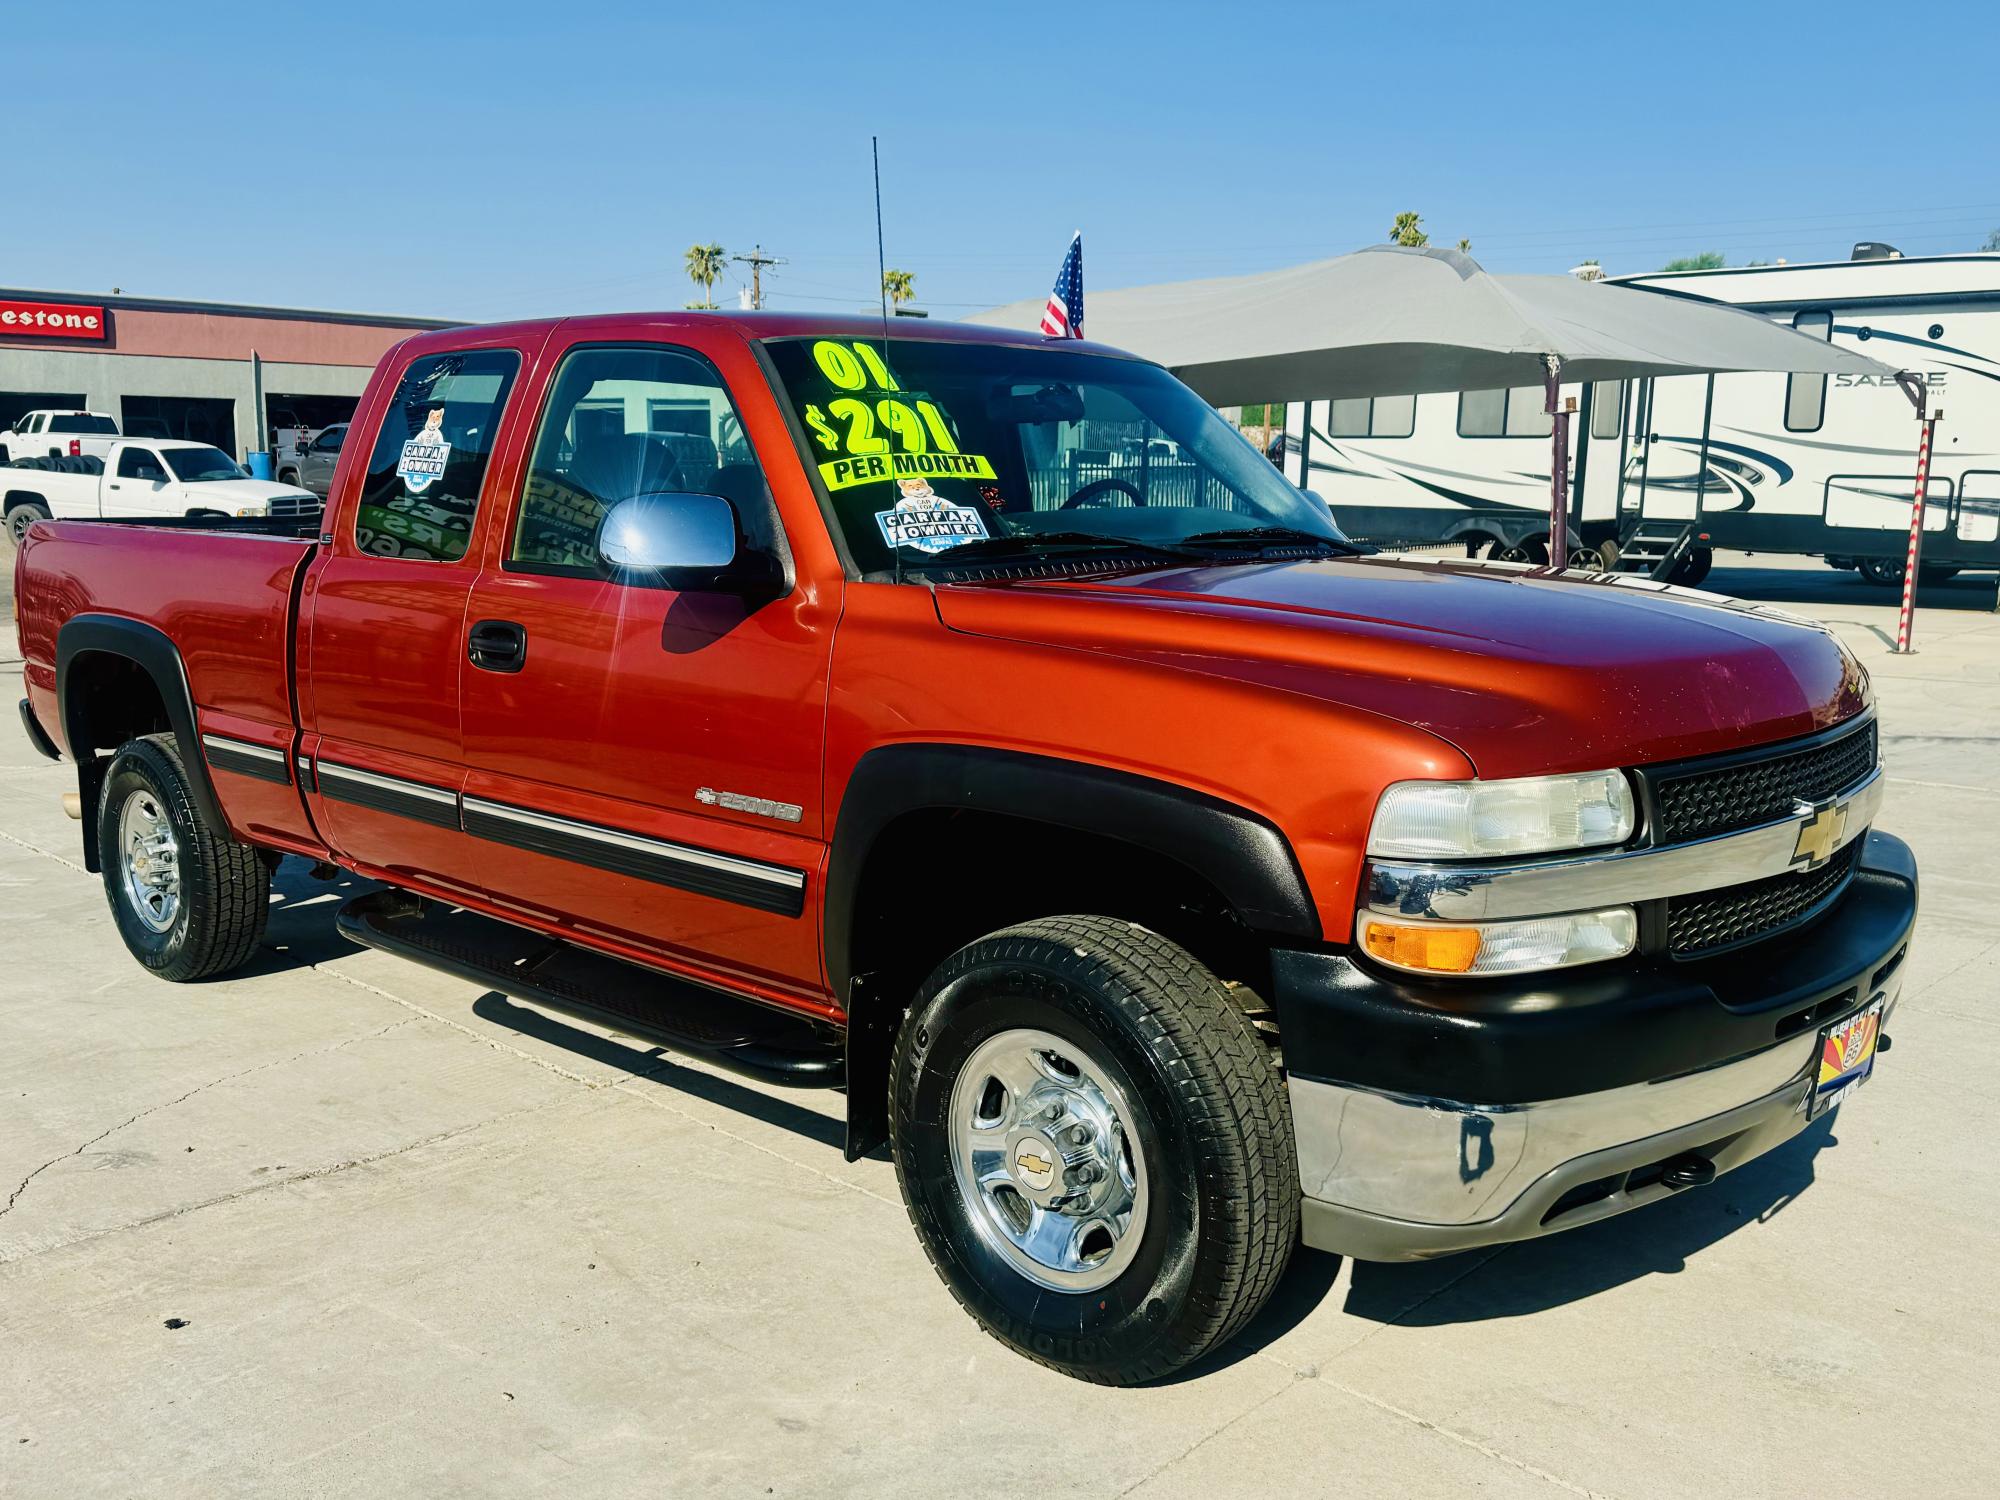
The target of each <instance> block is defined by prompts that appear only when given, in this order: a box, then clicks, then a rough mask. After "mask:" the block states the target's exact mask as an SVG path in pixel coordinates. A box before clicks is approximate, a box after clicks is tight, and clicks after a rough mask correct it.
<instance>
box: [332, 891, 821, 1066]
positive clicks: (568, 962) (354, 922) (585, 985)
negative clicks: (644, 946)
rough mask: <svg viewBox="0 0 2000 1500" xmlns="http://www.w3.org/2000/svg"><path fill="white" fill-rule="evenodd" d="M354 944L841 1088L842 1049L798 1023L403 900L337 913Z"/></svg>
mask: <svg viewBox="0 0 2000 1500" xmlns="http://www.w3.org/2000/svg"><path fill="white" fill-rule="evenodd" d="M338 922H339V927H340V931H341V933H342V935H343V936H345V937H346V938H347V939H348V940H349V941H351V942H356V943H359V944H361V945H362V946H363V947H366V948H380V949H381V950H382V951H383V952H385V953H393V954H395V955H396V956H397V957H399V958H407V959H412V960H414V961H415V962H417V963H420V964H424V965H426V966H427V967H429V968H433V969H440V970H442V971H444V972H445V973H447V974H452V975H455V976H457V977H458V978H460V979H463V980H465V981H467V982H468V983H471V984H482V985H485V986H486V987H487V988H489V989H494V990H498V991H499V992H500V993H501V994H503V995H512V996H513V997H514V998H515V999H517V1000H527V1001H530V1002H532V1003H533V1004H535V1005H541V1006H546V1007H547V1008H548V1009H550V1010H557V1011H562V1012H564V1013H565V1014H567V1015H572V1016H576V1017H578V1018H579V1019H581V1020H585V1021H589V1022H592V1023H593V1024H595V1025H598V1026H604V1027H608V1028H609V1029H611V1030H613V1031H618V1032H622V1033H624V1034H625V1035H626V1036H630V1037H635V1038H637V1039H638V1040H639V1041H642V1042H650V1043H652V1044H653V1045H655V1046H658V1047H666V1048H669V1049H670V1050H672V1051H675V1052H682V1053H688V1054H691V1055H693V1056H696V1057H699V1058H702V1059H703V1060H704V1061H707V1062H711V1063H714V1064H715V1065H716V1066H717V1067H720V1068H727V1069H729V1070H730V1071H731V1072H733V1073H741V1074H744V1075H745V1076H747V1077H750V1078H757V1079H762V1080H763V1081H764V1082H766V1083H774V1084H780V1085H783V1086H785V1087H787V1088H839V1087H840V1086H841V1085H842V1084H843V1083H844V1082H845V1073H846V1064H845V1053H844V1049H843V1047H842V1044H841V1040H840V1038H839V1037H837V1036H836V1035H834V1034H833V1032H832V1031H831V1030H830V1029H829V1028H827V1027H824V1026H820V1025H818V1024H816V1023H814V1022H812V1021H810V1020H807V1019H806V1018H804V1017H802V1016H790V1015H786V1014H785V1013H784V1012H782V1011H777V1010H773V1009H771V1008H770V1007H768V1006H763V1005H758V1004H756V1003H755V1002H753V1001H749V1000H739V999H737V998H736V997H735V996H733V995H725V994H723V993H721V992H720V991H718V990H711V989H707V988H705V987H703V986H701V985H697V984H692V983H690V982H688V981H687V980H685V979H680V978H677V977H676V976H674V975H672V974H664V973H661V972H659V971H658V970H655V969H648V968H644V967H642V966H640V965H638V964H632V963H626V962H625V961H624V960H622V959H616V958H612V957H610V956H609V955H607V954H602V953H596V952H592V951H591V950H590V949H587V948H580V947H578V946H577V945H575V944H574V943H566V942H563V941H561V940H560V939H557V938H551V937H544V936H543V935H542V934H540V933H537V932H530V931H529V930H528V929H526V928H524V927H515V926H513V925H511V924H510V923H506V922H499V921H495V920H494V919H493V918H491V917H482V916H480V915H478V914H477V913H475V912H469V911H462V910H459V909H458V908H455V907H450V906H446V905H444V904H443V903H442V902H437V901H430V900H425V899H423V898H421V897H417V896H412V895H410V894H408V893H407V892H404V891H396V890H383V891H375V892H372V893H370V894H369V895H366V896H357V897H356V898H355V899H354V900H352V901H350V902H348V903H347V904H346V905H345V906H343V907H342V908H341V909H340V915H339V918H338Z"/></svg>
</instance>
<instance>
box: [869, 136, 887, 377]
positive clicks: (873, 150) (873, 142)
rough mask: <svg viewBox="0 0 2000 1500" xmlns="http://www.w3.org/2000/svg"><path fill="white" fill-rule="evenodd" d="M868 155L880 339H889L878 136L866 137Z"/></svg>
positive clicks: (880, 145)
mask: <svg viewBox="0 0 2000 1500" xmlns="http://www.w3.org/2000/svg"><path fill="white" fill-rule="evenodd" d="M868 154H869V156H870V157H872V158H873V159H874V162H875V275H876V278H877V279H876V286H877V289H878V290H880V292H881V293H882V337H883V338H884V339H885V340H886V339H887V338H888V337H889V257H888V255H887V253H886V252H885V251H884V250H883V249H882V143H881V138H880V137H878V136H872V135H871V136H869V137H868Z"/></svg>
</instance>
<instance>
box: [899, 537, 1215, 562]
mask: <svg viewBox="0 0 2000 1500" xmlns="http://www.w3.org/2000/svg"><path fill="white" fill-rule="evenodd" d="M1045 547H1046V548H1053V549H1055V550H1057V551H1065V552H1067V551H1089V552H1137V553H1141V554H1145V555H1149V556H1155V557H1173V558H1183V559H1185V558H1190V557H1199V556H1201V555H1202V554H1200V553H1198V552H1189V551H1185V550H1183V549H1182V548H1181V547H1179V546H1178V545H1173V546H1170V545H1168V544H1166V543H1164V542H1138V541H1134V540H1132V539H1131V538H1130V537H1122V536H1104V535H1102V534H1101V533H1099V532H1095V531H1017V532H1010V533H1008V534H1007V535H1006V536H989V537H981V538H979V539H978V540H976V541H970V542H960V543H959V544H958V545H957V546H956V547H950V548H947V549H946V550H945V551H943V552H938V553H933V554H932V555H931V556H929V557H926V558H924V559H922V561H923V562H936V563H957V562H976V561H979V560H981V559H985V558H1003V557H1020V556H1023V555H1025V554H1029V553H1034V552H1039V551H1041V550H1042V549H1043V548H1045ZM904 566H905V567H909V566H910V564H909V563H907V562H906V563H904Z"/></svg>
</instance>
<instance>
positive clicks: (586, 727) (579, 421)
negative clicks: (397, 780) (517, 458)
mask: <svg viewBox="0 0 2000 1500" xmlns="http://www.w3.org/2000/svg"><path fill="white" fill-rule="evenodd" d="M720 353H721V355H722V357H724V358H730V357H733V358H736V359H738V360H742V359H743V358H744V356H743V352H742V350H741V348H740V346H736V347H735V348H734V349H733V350H732V349H724V350H722V351H720ZM546 362H547V363H548V364H550V365H552V366H554V368H555V375H554V378H553V382H552V384H551V386H550V391H549V396H548V399H547V401H546V402H545V403H544V407H543V412H542V415H541V418H540V421H539V426H538V428H537V430H536V432H535V434H534V437H533V443H532V447H531V449H530V451H529V456H528V461H527V463H526V465H525V467H524V471H523V472H524V478H523V480H522V482H521V483H520V484H519V485H518V486H515V487H514V488H515V489H516V491H517V493H516V494H515V495H513V496H510V497H509V498H510V499H511V500H512V501H513V507H512V510H511V512H510V513H509V514H508V516H507V518H506V524H505V526H504V528H503V529H501V530H500V531H499V532H497V534H496V535H495V536H494V537H493V538H492V540H491V542H490V543H489V546H488V558H487V565H486V567H485V568H484V569H483V570H482V571H481V572H480V575H479V578H478V581H477V583H476V584H475V585H474V587H473V590H472V598H471V605H470V608H469V609H468V610H467V611H466V618H465V635H466V639H465V644H466V646H467V648H468V652H469V657H468V661H467V666H466V669H465V673H464V679H463V681H464V687H463V693H462V699H463V703H464V734H465V760H466V767H467V776H466V782H465V818H466V827H467V829H468V831H470V832H471V833H473V834H475V835H476V836H477V837H479V838H481V839H482V840H484V841H485V842H486V844H487V854H486V857H485V859H484V861H483V869H484V871H485V877H486V879H487V881H488V882H489V884H490V887H491V890H492V892H493V896H494V899H496V900H499V901H502V902H504V903H507V904H510V905H512V906H514V907H515V908H516V909H518V910H519V911H520V912H522V913H523V914H524V915H526V916H528V917H530V918H532V919H534V920H535V921H537V922H540V923H542V924H545V925H554V926H556V927H558V928H561V929H566V930H569V931H573V932H574V933H576V934H577V935H578V936H579V937H582V938H585V939H592V940H597V941H599V942H603V943H606V944H608V945H610V946H614V947H617V948H619V949H622V950H624V951H628V952H630V953H632V954H633V955H634V956H637V957H642V958H646V959H649V960H652V961H657V962H662V963H664V964H665V965H666V966H668V967H673V968H676V969H679V970H682V971H683V972H688V973H691V974H693V975H695V976H696V977H703V976H707V977H709V978H711V979H717V980H723V981H727V982H729V983H731V984H734V985H738V986H741V987H745V988H749V989H752V990H758V991H762V992H763V993H765V994H766V995H767V996H768V997H769V998H772V999H774V1000H778V1001H781V1002H782V1001H787V1000H800V999H803V1000H808V1001H811V1000H814V999H817V998H820V997H821V996H823V989H822V986H821V982H820V961H819V943H818V931H817V925H816V923H815V922H814V921H813V920H812V919H811V918H810V917H808V916H807V915H806V912H807V911H808V909H809V908H810V907H811V905H812V903H811V902H810V901H809V900H808V899H807V898H808V891H809V886H810V883H811V882H813V881H816V880H817V879H819V875H820V859H821V853H822V848H823V846H822V843H821V840H822V838H823V837H824V830H823V829H822V827H821V811H820V769H821V736H822V733H823V724H824V719H825V713H826V680H827V665H828V660H829V657H830V655H831V648H832V640H833V626H834V623H835V619H836V617H837V606H838V599H837V596H836V597H832V598H826V597H822V596H820V595H819V594H818V593H816V592H815V591H814V590H813V589H811V588H809V587H806V586H803V585H798V584H792V583H777V584H774V585H772V586H771V587H770V588H769V589H767V590H765V591H762V592H759V593H752V594H748V595H746V594H739V593H729V592H703V591H695V590H689V591H677V590H675V589H672V588H667V587H663V586H660V585H659V583H658V582H657V581H643V580H632V579H631V578H630V575H623V576H622V577H621V578H620V579H614V578H612V577H611V576H609V574H608V571H607V570H606V569H605V568H604V567H603V566H601V564H600V562H599V559H598V553H597V545H596V535H597V529H598V526H599V524H600V523H601V522H602V521H603V519H604V517H605V515H606V514H607V513H608V512H609V511H610V510H611V509H612V508H613V507H614V506H616V505H617V504H618V502H619V501H621V500H624V499H629V498H631V497H632V496H634V495H640V494H647V493H661V492H673V491H683V492H696V493H704V494H719V495H722V496H723V497H724V498H726V499H728V500H729V501H730V502H731V503H732V504H733V505H734V506H735V508H736V510H737V513H738V516H739V519H740V523H741V528H742V533H743V545H744V547H745V549H746V550H754V551H759V552H763V553H765V554H768V555H769V556H770V557H771V558H772V559H773V560H774V564H775V566H774V573H775V574H776V575H778V576H781V577H784V578H787V579H788V578H789V577H790V570H789V564H788V562H787V561H786V559H787V550H786V546H785V541H784V535H783V529H782V527H781V526H780V524H779V522H778V518H777V514H776V511H775V509H774V507H773V506H772V503H771V499H770V494H769V491H768V489H767V487H766V485H765V481H764V471H763V466H762V464H761V463H760V461H759V459H760V455H759V454H758V453H757V452H756V451H755V450H754V449H753V448H752V446H751V444H750V442H749V441H748V439H747V438H746V436H745V433H744V430H743V425H742V421H741V418H740V414H739V410H738V407H737V405H736V403H735V402H734V401H733V400H732V399H731V395H730V392H729V390H728V389H727V387H726V386H725V384H724V380H723V377H722V375H721V374H720V373H719V371H718V369H717V366H716V365H715V364H714V363H713V362H711V360H710V359H709V358H708V357H706V356H705V355H704V353H702V352H699V351H697V350H694V349H691V348H685V347H678V346H668V345H664V344H650V343H649V344H618V345H606V344H585V343H576V344H572V345H571V346H570V347H569V348H567V349H564V350H558V349H556V348H554V347H552V348H551V349H550V350H549V351H548V356H547V361H546ZM747 374H748V378H751V379H754V378H756V377H755V374H754V370H751V371H747ZM759 394H760V395H761V392H760V393H759ZM773 456H774V455H764V457H765V458H770V457H773ZM489 648H490V649H489Z"/></svg>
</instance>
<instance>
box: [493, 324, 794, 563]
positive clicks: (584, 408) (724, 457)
mask: <svg viewBox="0 0 2000 1500" xmlns="http://www.w3.org/2000/svg"><path fill="white" fill-rule="evenodd" d="M675 491H679V492H684V493H692V494H704V495H720V496H722V497H723V498H724V499H726V500H728V501H729V502H730V503H732V504H733V505H734V506H735V507H736V514H737V516H738V518H739V519H740V521H741V522H742V526H743V532H744V541H745V544H746V546H747V547H748V548H750V549H751V550H754V551H770V550H773V548H774V547H775V539H776V516H775V513H774V512H773V509H772V505H771V498H770V491H769V490H768V489H767V488H766V487H765V484H764V473H763V470H762V469H760V468H759V467H758V466H757V456H756V454H754V453H753V452H751V450H750V444H749V441H748V440H747V439H746V438H745V437H744V435H743V423H742V421H741V419H740V418H739V417H738V416H737V414H736V407H735V405H734V404H733V403H732V402H731V401H730V399H729V392H728V391H727V390H726V389H725V388H724V386H723V384H722V377H721V376H720V375H718V374H717V373H716V371H715V369H714V367H713V366H712V365H710V364H709V363H708V362H707V361H706V360H704V359H702V358H700V357H699V356H697V355H694V354H690V353H687V352H684V351H682V350H678V349H668V348H662V347H659V346H656V345H636V346H623V347H606V348H585V349H576V350H573V351H571V353H570V354H569V356H568V357H567V358H565V359H564V360H563V363H562V368H561V369H560V370H558V371H557V372H556V378H555V383H554V386H553V387H552V388H551V391H550V394H549V401H548V406H547V408H546V409H545V410H544V411H543V413H542V423H541V429H540V430H539V431H538V432H537V433H536V435H535V452H534V458H533V460H532V461H531V462H530V464H529V466H528V479H527V484H526V486H525V487H524V489H523V492H522V495H521V511H520V516H519V519H518V520H517V521H516V523H515V526H514V540H513V544H512V546H511V548H510V549H509V551H508V566H509V567H510V568H513V569H515V570H517V571H527V572H545V573H568V574H575V575H578V576H591V577H595V576H599V575H600V574H601V573H602V572H603V569H602V568H601V567H600V566H599V562H598V554H597V528H598V526H599V525H600V524H601V523H602V522H603V520H604V517H605V515H606V514H607V513H608V512H609V511H610V510H611V508H612V507H613V506H614V505H616V504H617V503H618V502H619V501H621V500H629V499H631V498H632V497H633V496H634V495H646V494H660V493H667V492H675Z"/></svg>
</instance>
